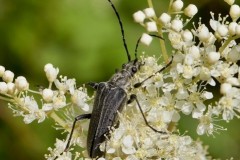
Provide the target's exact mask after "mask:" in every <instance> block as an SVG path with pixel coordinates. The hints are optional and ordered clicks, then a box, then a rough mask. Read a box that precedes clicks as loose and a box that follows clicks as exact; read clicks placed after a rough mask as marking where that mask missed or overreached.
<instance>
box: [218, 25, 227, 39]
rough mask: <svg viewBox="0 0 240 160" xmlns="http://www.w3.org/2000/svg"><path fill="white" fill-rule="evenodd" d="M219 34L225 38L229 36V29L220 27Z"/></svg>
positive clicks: (223, 26) (224, 26)
mask: <svg viewBox="0 0 240 160" xmlns="http://www.w3.org/2000/svg"><path fill="white" fill-rule="evenodd" d="M217 33H218V34H219V35H220V36H221V37H225V36H227V35H228V28H227V26H226V25H218V27H217Z"/></svg>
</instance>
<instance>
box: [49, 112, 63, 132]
mask: <svg viewBox="0 0 240 160" xmlns="http://www.w3.org/2000/svg"><path fill="white" fill-rule="evenodd" d="M50 117H51V118H52V119H54V121H55V122H57V123H58V124H59V125H60V126H62V127H63V128H66V125H67V124H66V123H65V122H64V121H63V120H62V119H61V118H60V117H59V116H58V115H57V114H56V113H55V112H51V113H50Z"/></svg>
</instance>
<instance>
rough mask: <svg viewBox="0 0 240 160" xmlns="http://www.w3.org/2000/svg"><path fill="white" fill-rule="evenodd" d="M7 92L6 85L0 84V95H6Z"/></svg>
mask: <svg viewBox="0 0 240 160" xmlns="http://www.w3.org/2000/svg"><path fill="white" fill-rule="evenodd" d="M7 91H8V87H7V84H6V83H5V82H0V93H1V94H6V93H7Z"/></svg>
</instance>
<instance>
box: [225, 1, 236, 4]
mask: <svg viewBox="0 0 240 160" xmlns="http://www.w3.org/2000/svg"><path fill="white" fill-rule="evenodd" d="M224 1H225V2H227V4H229V5H233V3H234V2H235V0H224Z"/></svg>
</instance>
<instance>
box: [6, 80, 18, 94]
mask: <svg viewBox="0 0 240 160" xmlns="http://www.w3.org/2000/svg"><path fill="white" fill-rule="evenodd" d="M7 87H8V93H9V94H14V91H15V89H16V87H15V84H14V83H12V82H9V83H7Z"/></svg>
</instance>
